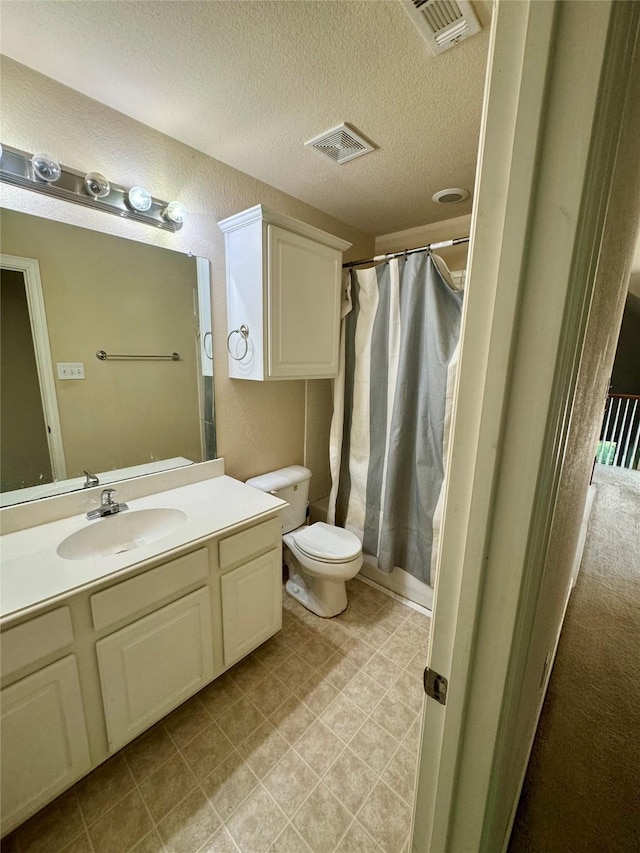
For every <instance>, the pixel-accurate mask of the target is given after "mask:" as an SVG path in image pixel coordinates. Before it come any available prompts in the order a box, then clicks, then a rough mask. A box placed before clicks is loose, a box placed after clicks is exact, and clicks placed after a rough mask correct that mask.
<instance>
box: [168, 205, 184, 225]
mask: <svg viewBox="0 0 640 853" xmlns="http://www.w3.org/2000/svg"><path fill="white" fill-rule="evenodd" d="M186 215H187V211H186V208H185V206H184V204H183V203H182V202H181V201H170V202H169V204H168V205H167V206H166V207H165V209H164V210H163V211H162V218H163V219H168V220H169V222H175V223H176V224H177V225H182V223H183V222H184V218H185V216H186Z"/></svg>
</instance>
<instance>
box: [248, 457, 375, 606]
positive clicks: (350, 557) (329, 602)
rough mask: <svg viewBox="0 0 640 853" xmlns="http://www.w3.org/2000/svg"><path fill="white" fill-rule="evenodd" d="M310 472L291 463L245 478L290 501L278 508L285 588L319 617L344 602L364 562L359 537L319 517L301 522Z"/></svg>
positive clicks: (303, 518)
mask: <svg viewBox="0 0 640 853" xmlns="http://www.w3.org/2000/svg"><path fill="white" fill-rule="evenodd" d="M310 479H311V471H309V469H308V468H303V467H302V465H290V466H289V467H288V468H280V469H279V470H278V471H271V472H270V473H268V474H262V475H260V476H259V477H253V478H252V479H251V480H247V485H249V486H253V487H254V488H256V489H261V490H262V491H263V492H271V494H273V495H276V497H278V498H281V499H282V500H283V501H286V502H287V503H288V504H289V506H288V507H286V508H285V509H284V510H283V511H282V533H283V536H282V542H283V545H284V559H285V562H286V564H287V567H288V569H289V580H288V581H287V592H288V593H289V595H290V596H292V597H293V598H295V599H296V600H297V601H299V602H300V604H303V605H304V606H305V607H306V608H307V609H308V610H311V611H312V612H313V613H316V614H317V615H318V616H324V617H330V616H337V615H338V613H342V611H343V610H344V609H345V608H346V606H347V590H346V587H345V581H348V580H350V579H351V578H353V577H355V576H356V575H357V574H358V571H359V570H360V566H361V565H362V545H361V544H360V540H359V539H358V537H357V536H356V535H355V534H353V533H351V532H350V531H348V530H344V529H343V528H341V527H334V526H333V525H331V524H325V523H324V522H322V521H318V522H316V523H315V524H311V525H309V526H307V525H305V521H306V517H307V498H308V496H309V480H310Z"/></svg>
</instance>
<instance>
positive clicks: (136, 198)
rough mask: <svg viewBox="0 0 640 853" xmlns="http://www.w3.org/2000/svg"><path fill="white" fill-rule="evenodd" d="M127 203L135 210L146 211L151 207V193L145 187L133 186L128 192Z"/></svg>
mask: <svg viewBox="0 0 640 853" xmlns="http://www.w3.org/2000/svg"><path fill="white" fill-rule="evenodd" d="M127 204H128V205H129V207H131V208H133V210H137V211H138V212H139V213H144V211H145V210H149V208H150V207H151V193H150V192H149V191H148V190H145V188H144V187H131V189H130V190H129V192H128V193H127Z"/></svg>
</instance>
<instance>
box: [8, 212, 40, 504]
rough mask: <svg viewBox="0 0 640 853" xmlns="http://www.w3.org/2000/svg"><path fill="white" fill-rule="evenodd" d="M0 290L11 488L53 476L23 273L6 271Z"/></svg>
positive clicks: (28, 484) (32, 483)
mask: <svg viewBox="0 0 640 853" xmlns="http://www.w3.org/2000/svg"><path fill="white" fill-rule="evenodd" d="M4 216H5V214H3V216H2V218H3V219H4ZM0 292H1V294H2V304H1V307H0V320H1V321H2V325H1V328H0V342H1V344H2V355H1V357H0V367H1V370H2V372H1V375H0V392H1V394H2V399H1V401H0V415H1V417H2V423H1V428H0V433H1V435H2V445H1V448H2V457H1V461H0V471H1V472H2V491H7V490H9V489H21V488H23V487H24V486H35V485H37V484H38V483H40V482H44V483H48V482H51V479H52V475H51V462H50V459H49V448H48V445H47V437H46V434H45V421H44V413H43V411H42V399H41V397H40V387H39V384H38V371H37V368H36V358H35V352H34V349H33V338H32V337H31V324H30V323H29V309H28V307H27V293H26V290H25V285H24V277H23V275H22V273H21V272H16V271H14V270H3V271H2V288H1V289H0Z"/></svg>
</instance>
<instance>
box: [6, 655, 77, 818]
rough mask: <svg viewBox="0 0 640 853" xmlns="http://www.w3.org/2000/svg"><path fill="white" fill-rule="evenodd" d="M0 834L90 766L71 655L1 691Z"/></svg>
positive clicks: (29, 813)
mask: <svg viewBox="0 0 640 853" xmlns="http://www.w3.org/2000/svg"><path fill="white" fill-rule="evenodd" d="M1 731H2V832H3V834H4V833H5V832H8V831H9V830H11V829H13V828H14V827H15V826H17V825H18V824H19V823H20V822H21V821H23V820H24V819H25V818H26V817H28V816H29V815H31V814H33V812H34V811H36V809H37V808H38V807H39V806H41V805H44V803H46V802H48V801H49V800H51V799H53V797H54V796H55V795H56V794H57V793H59V792H61V791H64V789H65V788H68V787H69V785H70V784H71V783H72V782H75V780H76V779H79V778H80V776H82V775H83V774H84V773H86V772H87V771H88V770H89V768H90V764H91V762H90V759H89V745H88V742H87V731H86V728H85V721H84V709H83V706H82V696H81V694H80V682H79V681H78V670H77V667H76V659H75V656H74V655H69V656H68V657H66V658H63V659H62V660H59V661H56V663H52V664H50V665H49V666H46V667H44V668H43V669H40V670H38V671H37V672H35V673H34V674H33V675H29V676H27V678H23V679H22V680H21V681H18V682H16V683H15V684H12V685H11V686H10V687H7V688H5V689H4V690H3V691H2V727H1Z"/></svg>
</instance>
